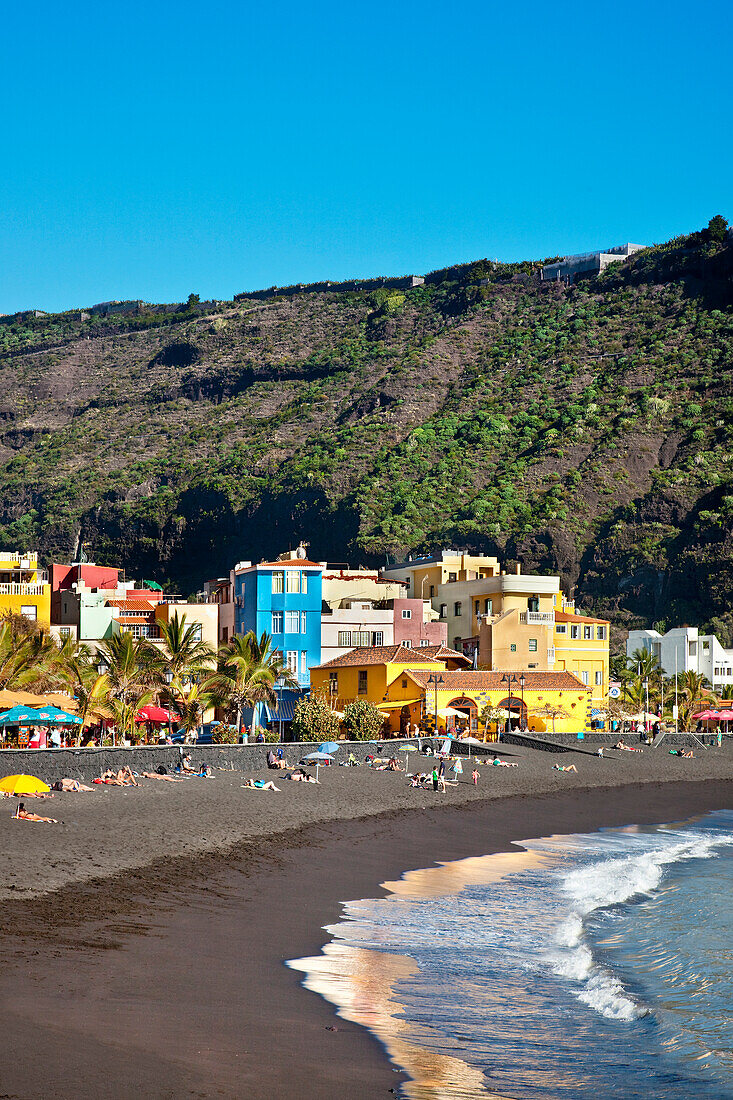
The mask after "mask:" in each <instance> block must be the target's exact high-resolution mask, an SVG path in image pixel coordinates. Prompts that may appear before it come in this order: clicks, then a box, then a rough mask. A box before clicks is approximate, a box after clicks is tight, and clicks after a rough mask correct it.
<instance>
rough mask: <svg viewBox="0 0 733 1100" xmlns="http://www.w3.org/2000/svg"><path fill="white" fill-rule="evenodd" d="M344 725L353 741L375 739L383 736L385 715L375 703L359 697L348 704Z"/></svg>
mask: <svg viewBox="0 0 733 1100" xmlns="http://www.w3.org/2000/svg"><path fill="white" fill-rule="evenodd" d="M344 725H345V726H346V732H347V734H348V736H349V739H350V740H351V741H375V740H377V739H378V738H380V737H381V736H382V730H383V729H384V715H383V714H382V712H381V711H379V710H377V708H376V707H375V706H374V704H373V703H368V702H367V701H366V699H357V701H356V702H355V703H348V704H347V706H346V709H345V710H344Z"/></svg>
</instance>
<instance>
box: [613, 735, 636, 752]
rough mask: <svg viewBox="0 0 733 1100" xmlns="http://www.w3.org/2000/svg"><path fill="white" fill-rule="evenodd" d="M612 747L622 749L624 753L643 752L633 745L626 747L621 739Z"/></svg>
mask: <svg viewBox="0 0 733 1100" xmlns="http://www.w3.org/2000/svg"><path fill="white" fill-rule="evenodd" d="M613 747H614V748H615V749H623V750H624V751H625V752H643V751H644V750H643V749H637V748H635V747H634V746H633V745H627V744H626V743H625V742H624V740H623V738H622V739H621V740H620V741H617V742H616V744H615V745H614V746H613Z"/></svg>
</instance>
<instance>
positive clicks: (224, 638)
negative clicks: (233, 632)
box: [221, 626, 229, 642]
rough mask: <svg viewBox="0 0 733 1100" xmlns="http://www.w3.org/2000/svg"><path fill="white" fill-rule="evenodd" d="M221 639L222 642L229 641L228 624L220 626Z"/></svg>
mask: <svg viewBox="0 0 733 1100" xmlns="http://www.w3.org/2000/svg"><path fill="white" fill-rule="evenodd" d="M221 640H222V642H228V641H229V627H228V626H223V627H222V628H221Z"/></svg>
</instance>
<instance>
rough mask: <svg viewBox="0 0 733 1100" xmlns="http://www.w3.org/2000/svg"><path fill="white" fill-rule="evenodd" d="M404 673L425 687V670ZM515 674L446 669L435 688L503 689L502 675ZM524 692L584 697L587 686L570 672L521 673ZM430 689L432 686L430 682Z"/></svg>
mask: <svg viewBox="0 0 733 1100" xmlns="http://www.w3.org/2000/svg"><path fill="white" fill-rule="evenodd" d="M407 672H408V673H409V675H410V676H411V677H412V678H413V680H414V681H415V682H416V683H418V684H420V685H421V687H424V688H427V686H428V679H429V677H430V675H431V673H430V672H426V671H425V669H414V668H408V669H407ZM511 675H516V673H511V672H508V673H507V672H500V671H496V672H479V671H474V670H473V669H457V670H455V671H450V670H446V671H445V672H441V676H442V677H443V684H439V685H438V687H439V689H440V690H441V691H471V690H473V691H476V690H479V691H492V690H493V691H502V690H503V691H506V690H507V686H506V681H505V682H504V683H503V684H502V682H501V680H502V677H503V676H511ZM523 675H524V688H525V691H572V692H577V693H578V694H579V695H580V694H581V692H582V694H583V697H585V695H586V693H587V691H588V688H587V687H586V686H585V684H584V683H583V682H582V680H579V679H578V677H577V676H574V675H573V673H572V672H525V673H523ZM430 686H431V689H432V687H433V685H432V684H431V685H430ZM512 687H513V689H514V694H517V693H518V692H519V685H518V684H516V685H514V684H513V685H512Z"/></svg>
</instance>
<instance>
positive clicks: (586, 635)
mask: <svg viewBox="0 0 733 1100" xmlns="http://www.w3.org/2000/svg"><path fill="white" fill-rule="evenodd" d="M592 637H593V627H592V626H584V627H583V640H584V641H586V642H587V641H589V640H590V639H591V638H592Z"/></svg>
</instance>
